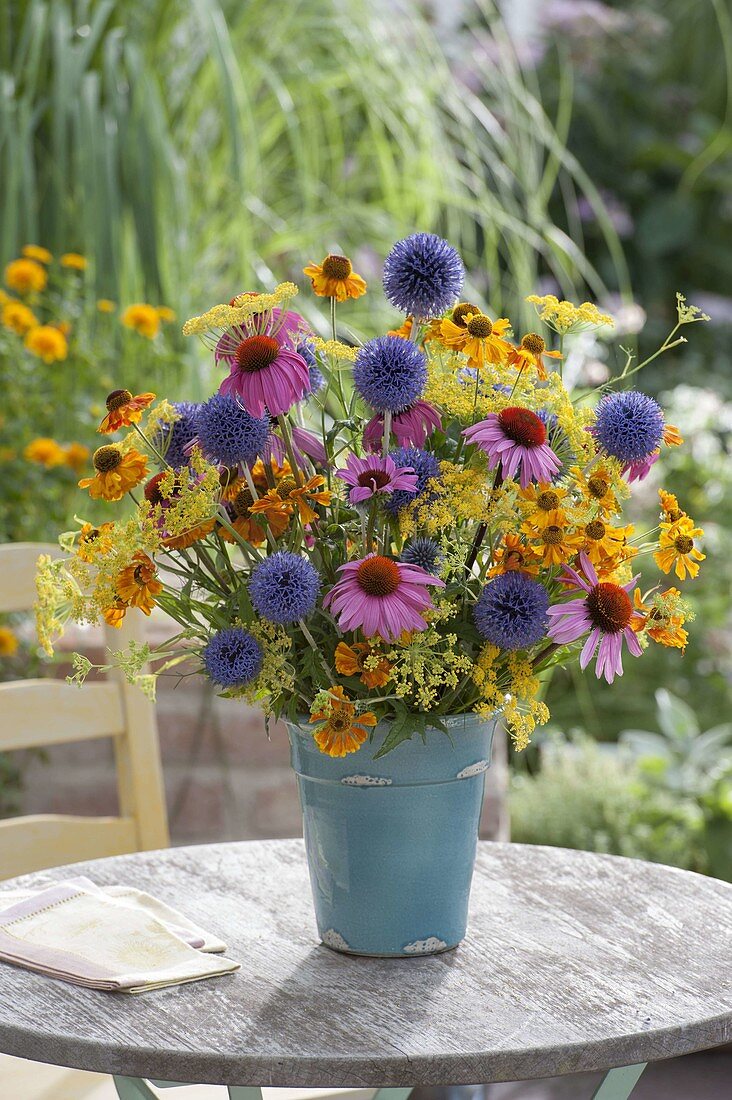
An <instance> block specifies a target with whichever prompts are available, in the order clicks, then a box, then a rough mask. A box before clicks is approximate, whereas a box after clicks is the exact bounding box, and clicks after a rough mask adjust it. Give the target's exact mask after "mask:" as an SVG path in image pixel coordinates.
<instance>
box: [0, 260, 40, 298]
mask: <svg viewBox="0 0 732 1100" xmlns="http://www.w3.org/2000/svg"><path fill="white" fill-rule="evenodd" d="M5 282H6V283H7V285H8V286H9V287H10V289H11V290H16V291H17V292H18V294H31V293H33V292H38V291H40V290H45V287H46V283H47V282H48V275H47V273H46V269H45V267H41V265H40V264H39V263H37V261H36V260H27V259H22V260H11V262H10V263H9V264H8V265H7V267H6V268H5Z"/></svg>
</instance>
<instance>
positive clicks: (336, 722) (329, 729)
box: [310, 684, 376, 756]
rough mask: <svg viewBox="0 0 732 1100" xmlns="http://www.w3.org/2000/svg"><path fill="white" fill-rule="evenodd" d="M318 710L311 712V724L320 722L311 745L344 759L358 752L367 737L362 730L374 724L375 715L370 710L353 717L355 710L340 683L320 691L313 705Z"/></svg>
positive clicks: (366, 730)
mask: <svg viewBox="0 0 732 1100" xmlns="http://www.w3.org/2000/svg"><path fill="white" fill-rule="evenodd" d="M321 703H322V709H320V710H317V711H316V710H314V711H313V712H312V715H311V718H310V721H311V722H322V725H321V726H319V727H318V728H317V729H316V730H314V731H313V737H314V739H315V743H316V745H317V746H318V748H319V749H320V751H321V752H324V753H326V754H327V755H328V756H347V755H348V753H351V752H358V750H359V749H360V748H361V745H363V743H364V741H365V740H366V738H367V737H368V729H367V728H365V727H368V726H375V725H376V715H375V714H372V713H371V712H370V711H366V713H365V714H359V715H358V717H356V708H355V706H354V705H353V703H352V702H351V701H350V700H349V698H348V696H347V695H346V693H345V692H344V690H343V688H342V687H341V686H340V684H339V685H338V686H337V687H332V688H331V689H330V691H327V692H325V691H324V692H321V693H320V695H319V696H318V698H317V699H316V702H315V704H314V705H315V706H317V705H319V704H321Z"/></svg>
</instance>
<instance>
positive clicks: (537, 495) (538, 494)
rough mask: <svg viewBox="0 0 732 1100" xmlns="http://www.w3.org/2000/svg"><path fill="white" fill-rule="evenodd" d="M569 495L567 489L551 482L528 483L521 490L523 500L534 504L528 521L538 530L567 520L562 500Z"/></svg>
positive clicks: (560, 524)
mask: <svg viewBox="0 0 732 1100" xmlns="http://www.w3.org/2000/svg"><path fill="white" fill-rule="evenodd" d="M566 495H567V490H566V489H560V488H559V487H557V486H555V485H552V484H551V483H550V482H547V481H541V482H538V483H537V484H536V485H527V486H526V488H525V489H521V490H519V496H520V497H521V499H522V500H526V501H528V502H529V503H530V504H533V505H534V510H533V511H532V512H531V513H530V515H529V517H528V520H527V523H529V524H530V525H531V526H532V527H535V528H536V529H537V531H543V530H544V528H545V527H548V526H549V524H555V525H559V526H560V527H561V526H562V524H564V523H566V522H567V514H566V512H565V511H564V510H563V508H562V502H563V500H564V498H565V497H566Z"/></svg>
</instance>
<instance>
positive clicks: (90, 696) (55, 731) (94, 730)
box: [0, 543, 170, 879]
mask: <svg viewBox="0 0 732 1100" xmlns="http://www.w3.org/2000/svg"><path fill="white" fill-rule="evenodd" d="M41 554H50V555H51V556H52V557H59V556H60V551H59V549H58V547H54V546H47V545H44V544H42V543H12V544H5V545H0V612H14V611H26V610H30V609H31V608H32V607H33V604H34V603H35V600H36V588H35V571H36V562H37V561H38V557H39V555H41ZM143 638H144V620H143V616H142V615H141V614H140V613H138V612H137V611H136V610H135V611H133V612H132V613H131V614H129V615H128V616H127V618H126V620H125V622H124V624H123V626H122V629H121V630H113V629H110V628H107V629H105V642H106V644H107V646H109V647H110V648H111V649H114V650H119V649H123V648H124V647H125V645H126V644H127V642H128V641H130V640H135V641H140V642H141V641H143ZM103 737H110V738H112V739H113V742H114V753H115V762H116V770H117V789H118V792H119V816H118V817H73V816H70V815H64V814H35V815H27V816H24V817H13V818H8V819H6V820H2V821H0V879H3V878H9V877H11V876H13V875H18V874H23V873H25V872H29V871H37V870H42V869H44V868H46V867H54V866H58V865H60V864H62V863H75V862H77V861H79V860H84V859H97V858H99V857H101V856H110V855H122V854H123V853H126V852H137V851H145V850H148V849H151V848H165V847H167V846H168V844H169V843H170V838H169V836H168V825H167V818H166V812H165V794H164V788H163V777H162V767H161V763H160V748H159V745H158V734H157V725H156V722H155V707H154V704H153V703H152V702H150V701H149V700H148V699H146V698H145V696H144V695H143V694H142V692H141V691H140V690H139V688H137V687H135V686H134V685H130V684H128V683H127V681H126V680H125V677H124V675H123V674H122V673H121V672H118V671H115V672H113V673H112V674H111V675H110V676H109V678H108V679H107V680H105V681H102V682H91V683H86V684H84V685H83V686H82V687H76V686H75V685H70V684H67V683H65V682H63V681H61V680H51V679H47V680H14V681H10V682H7V683H0V751H11V750H15V749H28V748H40V747H49V746H51V745H59V744H63V743H65V742H71V741H87V740H95V739H98V738H103Z"/></svg>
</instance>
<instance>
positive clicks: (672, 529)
mask: <svg viewBox="0 0 732 1100" xmlns="http://www.w3.org/2000/svg"><path fill="white" fill-rule="evenodd" d="M659 526H660V528H661V534H660V536H659V540H658V546H659V548H658V550H657V551H656V553H655V554H654V555H653V560H654V561H655V563H656V565H657V566H658V568H659V569H660V570H661V571H662V572H663V573H670V572H671V570H672V569H674V572H675V573H676V576H677V577H678V578H679V580H680V581H683V580H685V579H686V574H687V572H688V574H689V576H690V577H691V578H692V579H693V578H694V577H695V576H696V575H697V573H698V572H699V565H698V563H699V562H700V561H704V559H705V557H706V554H702V553H701V551H700V550H697V548H696V546H695V545H694V539H695V538H698V537H699V536H700V535H703V534H704V531H703V530H702V528H701V527H695V526H694V521H693V520H692V519H690V518H689V517H688V516H682V517H681V519H677V520H675V521H673V522H671V521H669V522H668V523H663V522H662V523H661V524H659Z"/></svg>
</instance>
